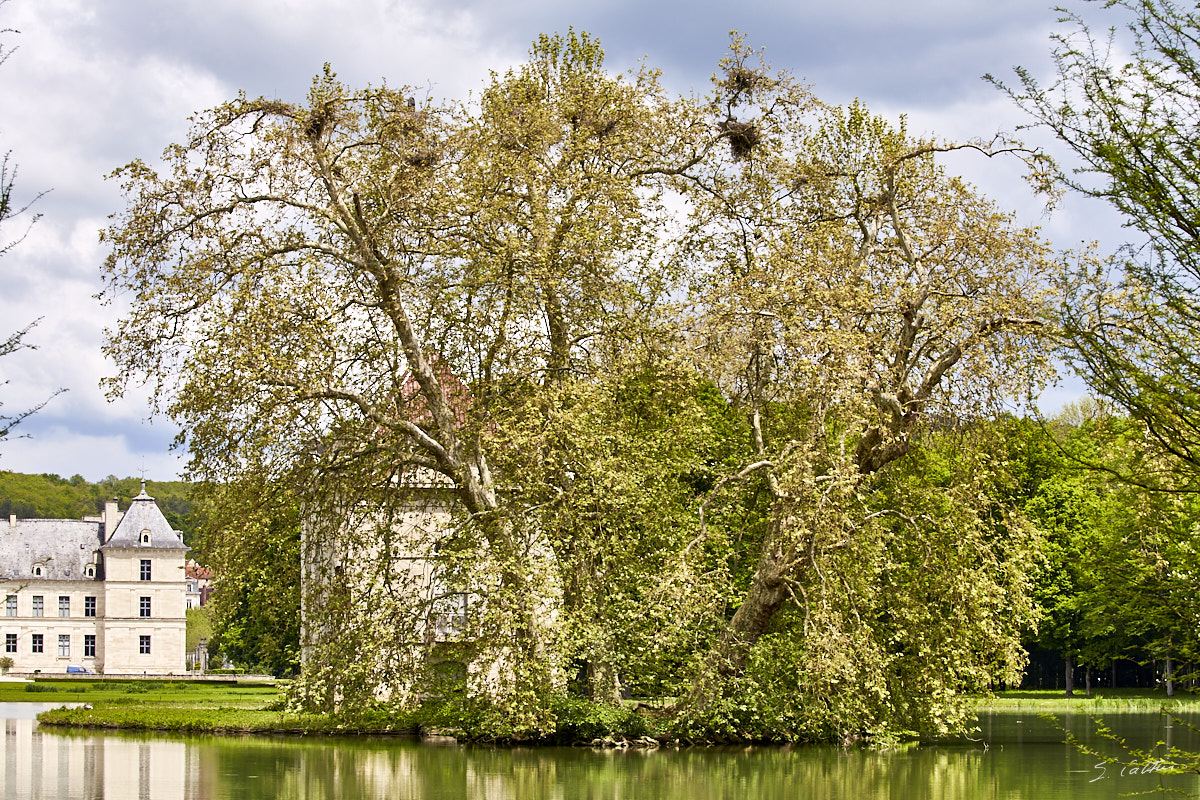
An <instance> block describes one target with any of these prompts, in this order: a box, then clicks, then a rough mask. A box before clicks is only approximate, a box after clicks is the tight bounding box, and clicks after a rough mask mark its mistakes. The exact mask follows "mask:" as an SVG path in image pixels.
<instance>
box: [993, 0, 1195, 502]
mask: <svg viewBox="0 0 1200 800" xmlns="http://www.w3.org/2000/svg"><path fill="white" fill-rule="evenodd" d="M1094 8H1096V9H1097V10H1096V14H1095V18H1094V21H1093V20H1092V19H1089V18H1087V17H1084V16H1081V15H1079V14H1074V13H1068V14H1067V16H1066V21H1067V22H1068V23H1072V24H1073V26H1074V27H1073V30H1071V31H1069V32H1067V33H1064V34H1059V35H1056V36H1055V38H1054V41H1055V45H1054V49H1053V55H1054V59H1055V63H1056V65H1057V72H1058V74H1057V76H1056V77H1055V78H1054V80H1052V81H1051V82H1050V83H1049V84H1048V85H1045V86H1043V85H1041V84H1039V82H1038V81H1037V80H1036V79H1035V78H1034V77H1033V75H1032V73H1030V72H1029V71H1028V70H1020V69H1019V70H1018V71H1017V75H1018V84H1017V85H1016V86H1012V87H1010V86H1005V85H1004V84H1002V83H1001V82H999V81H998V80H996V79H992V80H993V82H994V83H996V84H997V85H998V86H1000V88H1002V89H1003V90H1004V91H1006V92H1007V93H1008V94H1009V95H1010V96H1011V97H1012V98H1013V99H1014V100H1015V101H1016V103H1017V104H1018V105H1019V106H1020V107H1021V108H1022V109H1024V110H1025V111H1026V112H1028V113H1029V114H1030V116H1031V117H1032V119H1033V124H1034V125H1036V126H1041V127H1043V128H1045V129H1047V130H1049V131H1050V132H1052V133H1053V134H1054V135H1055V136H1057V137H1058V139H1059V140H1060V141H1061V142H1063V143H1064V144H1066V145H1067V146H1068V147H1069V148H1070V150H1071V151H1072V153H1073V154H1074V156H1076V157H1077V159H1078V161H1077V162H1076V163H1075V164H1074V165H1067V166H1064V167H1061V168H1058V170H1057V174H1056V176H1055V177H1056V179H1057V183H1058V186H1059V187H1060V188H1066V189H1069V190H1073V191H1076V192H1079V193H1081V194H1083V195H1086V196H1088V197H1094V198H1099V199H1102V200H1105V201H1107V202H1108V203H1109V204H1111V205H1112V206H1113V207H1114V208H1115V209H1116V210H1117V211H1118V212H1120V214H1121V215H1122V216H1123V217H1124V219H1125V221H1126V224H1127V225H1128V227H1129V228H1130V230H1131V231H1133V232H1135V233H1136V238H1134V239H1133V240H1131V241H1130V243H1129V244H1128V245H1127V246H1126V247H1125V248H1124V249H1123V251H1122V252H1121V253H1119V254H1117V255H1115V256H1113V257H1111V258H1097V257H1096V256H1095V255H1093V254H1089V253H1084V254H1080V256H1079V257H1078V259H1077V261H1078V263H1077V267H1076V270H1075V274H1074V275H1073V276H1072V281H1071V282H1070V284H1069V286H1070V291H1069V293H1068V294H1067V295H1066V296H1065V297H1064V302H1063V305H1062V319H1063V325H1064V331H1063V333H1064V336H1065V346H1066V352H1067V358H1068V359H1069V360H1070V361H1071V362H1072V364H1073V366H1074V367H1075V369H1076V372H1077V373H1078V374H1079V375H1080V376H1081V377H1082V379H1083V380H1084V381H1086V382H1087V383H1088V385H1089V386H1090V387H1091V389H1092V390H1093V391H1094V392H1095V393H1096V394H1098V395H1099V396H1102V397H1106V398H1109V399H1111V400H1112V401H1114V402H1116V403H1117V404H1119V405H1120V406H1121V407H1122V408H1123V409H1125V410H1126V411H1127V412H1128V413H1129V414H1130V416H1132V417H1133V418H1134V419H1135V420H1138V421H1140V422H1142V423H1143V424H1145V425H1146V426H1147V429H1148V430H1149V432H1150V435H1151V436H1152V437H1153V438H1154V440H1155V441H1157V442H1158V443H1159V445H1160V446H1162V447H1163V448H1165V449H1166V450H1167V451H1168V452H1170V453H1171V454H1172V455H1174V456H1175V457H1176V458H1177V459H1178V462H1176V464H1182V465H1184V466H1185V468H1186V470H1187V471H1188V474H1186V475H1183V476H1174V477H1172V476H1171V475H1169V474H1159V475H1139V476H1137V478H1138V479H1139V480H1141V481H1142V482H1149V483H1151V484H1154V485H1169V484H1172V483H1174V482H1175V481H1176V480H1178V479H1179V478H1180V477H1182V479H1183V480H1184V481H1192V480H1194V470H1195V467H1196V466H1198V465H1200V422H1198V420H1200V413H1197V412H1198V411H1200V391H1198V389H1197V387H1200V358H1198V356H1197V353H1198V352H1200V346H1198V345H1200V325H1198V324H1197V319H1198V317H1197V308H1198V307H1200V304H1198V302H1197V301H1198V300H1200V295H1198V294H1197V292H1198V291H1200V236H1198V234H1200V208H1198V206H1197V199H1196V198H1197V197H1198V196H1200V161H1198V156H1197V152H1196V149H1195V142H1196V138H1197V135H1198V128H1197V125H1198V124H1200V61H1198V58H1200V44H1198V42H1200V39H1198V38H1197V35H1198V34H1200V14H1198V13H1197V11H1196V9H1195V8H1191V7H1189V6H1187V5H1181V4H1178V3H1176V2H1173V0H1114V1H1113V2H1108V3H1104V4H1094ZM1089 16H1090V15H1089ZM1102 20H1104V21H1108V20H1111V23H1112V26H1111V27H1109V26H1108V25H1104V26H1103V27H1101V21H1102ZM1098 31H1099V32H1098ZM1122 34H1123V35H1122Z"/></svg>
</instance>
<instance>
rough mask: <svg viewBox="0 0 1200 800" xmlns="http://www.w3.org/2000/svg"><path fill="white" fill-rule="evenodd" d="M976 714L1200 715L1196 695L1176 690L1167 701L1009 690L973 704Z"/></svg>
mask: <svg viewBox="0 0 1200 800" xmlns="http://www.w3.org/2000/svg"><path fill="white" fill-rule="evenodd" d="M974 707H975V710H976V711H977V712H980V713H983V712H990V711H1028V712H1032V713H1070V712H1075V711H1078V712H1081V713H1087V714H1096V713H1105V714H1118V713H1123V712H1124V713H1146V712H1154V711H1159V710H1160V709H1162V708H1164V707H1166V708H1168V709H1171V710H1173V711H1197V712H1200V694H1192V693H1191V692H1188V691H1181V690H1176V693H1175V696H1174V697H1167V693H1166V691H1165V690H1162V689H1157V690H1155V689H1093V690H1092V696H1091V697H1087V696H1086V695H1085V694H1084V692H1083V691H1077V692H1076V693H1075V694H1074V696H1072V697H1066V696H1064V694H1063V691H1062V690H1061V689H1043V690H1018V689H1014V690H1010V691H1004V692H997V693H996V694H994V695H992V696H989V697H979V698H976V699H975V701H974Z"/></svg>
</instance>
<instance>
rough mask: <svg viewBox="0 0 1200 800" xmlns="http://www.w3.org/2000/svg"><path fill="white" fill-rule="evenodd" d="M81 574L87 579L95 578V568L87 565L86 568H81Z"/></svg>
mask: <svg viewBox="0 0 1200 800" xmlns="http://www.w3.org/2000/svg"><path fill="white" fill-rule="evenodd" d="M83 574H84V575H86V576H87V577H89V578H94V577H96V567H95V566H93V565H92V564H88V565H87V566H86V567H84V568H83Z"/></svg>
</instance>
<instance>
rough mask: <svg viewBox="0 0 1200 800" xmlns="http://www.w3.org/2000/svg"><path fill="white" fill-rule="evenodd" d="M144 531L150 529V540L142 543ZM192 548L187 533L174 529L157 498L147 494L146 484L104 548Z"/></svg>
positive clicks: (102, 548)
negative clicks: (161, 509) (187, 543)
mask: <svg viewBox="0 0 1200 800" xmlns="http://www.w3.org/2000/svg"><path fill="white" fill-rule="evenodd" d="M143 531H149V532H150V543H149V544H143V543H142V533H143ZM118 548H120V549H129V550H188V549H189V548H188V546H187V545H185V544H184V543H183V534H181V533H180V532H179V531H176V530H172V529H171V523H169V522H167V518H166V517H164V516H163V513H162V512H161V511H159V510H158V504H157V503H155V502H154V498H153V497H151V496H150V495H148V494H146V484H145V483H143V484H142V491H141V492H139V493H138V496H137V497H135V498H133V501H132V502H131V503H130V504H129V510H128V511H126V512H125V516H123V517H121V521H120V523H118V524H117V529H116V530H115V531H113V534H112V536H110V537H109V539H108V541H107V542H105V543H104V546H103V547H101V548H100V549H101V550H113V549H118Z"/></svg>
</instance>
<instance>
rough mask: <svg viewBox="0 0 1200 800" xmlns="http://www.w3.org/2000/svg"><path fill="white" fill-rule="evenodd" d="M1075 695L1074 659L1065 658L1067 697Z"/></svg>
mask: <svg viewBox="0 0 1200 800" xmlns="http://www.w3.org/2000/svg"><path fill="white" fill-rule="evenodd" d="M1074 694H1075V659H1074V657H1072V656H1067V695H1066V696H1067V697H1071V696H1073V695H1074Z"/></svg>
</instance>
